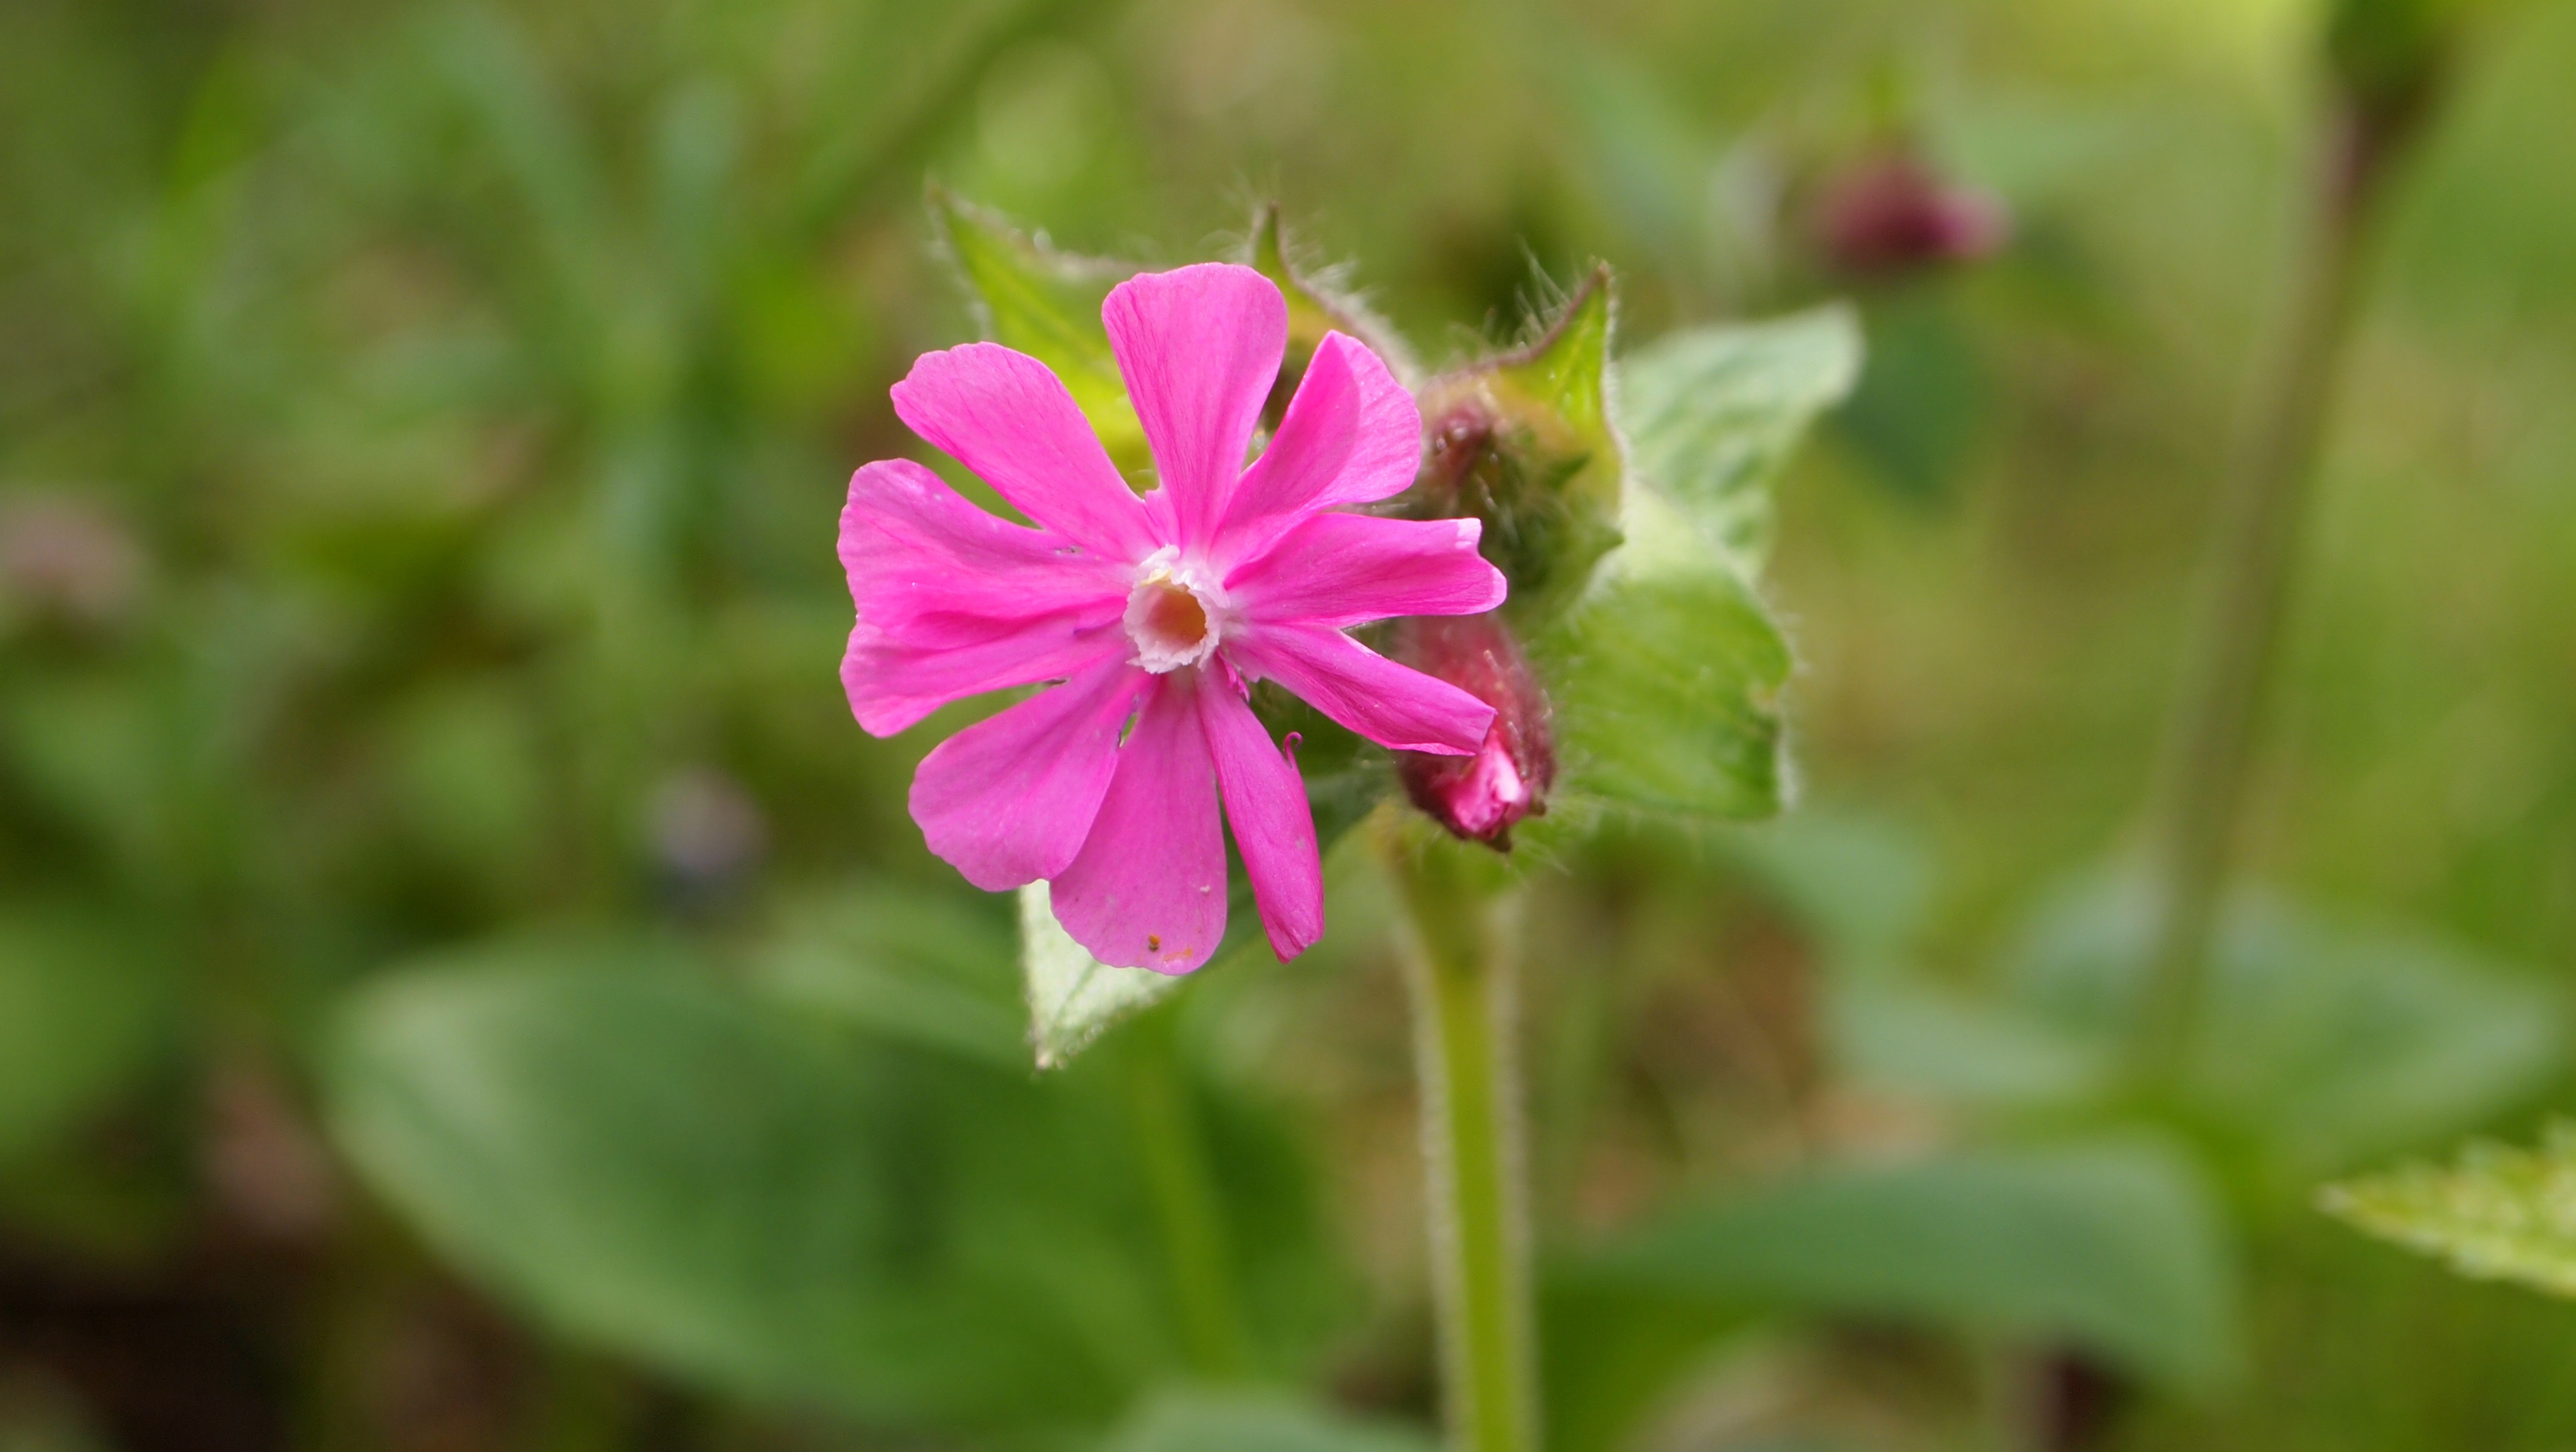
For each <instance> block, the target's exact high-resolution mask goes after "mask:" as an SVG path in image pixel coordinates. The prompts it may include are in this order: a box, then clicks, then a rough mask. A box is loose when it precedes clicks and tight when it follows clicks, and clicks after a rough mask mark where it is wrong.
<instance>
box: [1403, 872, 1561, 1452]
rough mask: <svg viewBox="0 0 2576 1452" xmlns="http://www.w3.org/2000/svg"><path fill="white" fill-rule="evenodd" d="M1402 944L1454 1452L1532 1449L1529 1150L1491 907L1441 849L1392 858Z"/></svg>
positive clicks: (1507, 973) (1508, 969)
mask: <svg viewBox="0 0 2576 1452" xmlns="http://www.w3.org/2000/svg"><path fill="white" fill-rule="evenodd" d="M1390 855H1391V856H1392V857H1393V858H1394V864H1395V870H1396V873H1397V875H1398V877H1399V879H1400V881H1401V884H1402V887H1403V898H1404V904H1405V908H1406V910H1407V916H1408V917H1409V918H1410V919H1411V926H1412V940H1411V942H1410V943H1409V945H1408V948H1409V951H1408V952H1407V954H1406V969H1407V973H1406V976H1407V979H1408V982H1409V984H1410V986H1411V989H1412V997H1413V1014H1414V1060H1415V1063H1416V1065H1417V1072H1418V1073H1419V1075H1420V1077H1421V1089H1422V1151H1423V1161H1424V1173H1425V1194H1424V1200H1425V1202H1426V1205H1427V1207H1428V1210H1429V1215H1430V1231H1431V1262H1432V1281H1433V1285H1434V1289H1435V1290H1436V1292H1437V1294H1438V1298H1439V1309H1440V1353H1441V1396H1442V1402H1443V1404H1444V1411H1445V1413H1446V1415H1447V1420H1448V1425H1449V1445H1450V1447H1451V1448H1452V1449H1453V1452H1536V1449H1537V1447H1538V1440H1539V1438H1538V1386H1537V1372H1538V1357H1537V1348H1536V1340H1537V1333H1536V1325H1535V1322H1536V1316H1535V1314H1534V1312H1533V1310H1532V1305H1531V1290H1530V1270H1529V1256H1530V1251H1529V1247H1530V1237H1529V1205H1528V1190H1527V1187H1526V1183H1525V1174H1526V1158H1527V1156H1526V1154H1525V1152H1524V1150H1523V1147H1522V1138H1523V1127H1522V1122H1521V1105H1520V1076H1519V1071H1518V1064H1517V1062H1516V1059H1515V1055H1514V1051H1513V1039H1512V1016H1513V991H1512V964H1511V960H1510V958H1509V956H1508V954H1507V953H1506V952H1505V951H1504V947H1503V936H1504V935H1503V932H1502V928H1501V924H1500V923H1499V922H1498V920H1497V916H1498V912H1499V911H1500V910H1501V905H1500V904H1498V903H1496V902H1495V901H1494V900H1492V899H1491V898H1490V897H1489V896H1488V894H1486V893H1485V892H1484V891H1482V890H1481V889H1480V888H1479V887H1478V886H1477V885H1476V884H1474V883H1472V882H1470V881H1467V880H1465V879H1464V877H1463V876H1462V874H1461V872H1460V869H1459V867H1458V864H1457V863H1456V860H1455V857H1454V855H1453V854H1452V852H1450V851H1440V852H1434V853H1432V854H1430V855H1428V856H1416V855H1412V854H1408V853H1406V852H1404V851H1402V850H1401V849H1397V850H1395V851H1394V852H1392V853H1391V854H1390Z"/></svg>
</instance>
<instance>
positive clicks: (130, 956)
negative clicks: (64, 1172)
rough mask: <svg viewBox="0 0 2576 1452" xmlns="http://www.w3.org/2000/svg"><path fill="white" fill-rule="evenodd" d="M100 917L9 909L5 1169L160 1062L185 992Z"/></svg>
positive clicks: (2, 936)
mask: <svg viewBox="0 0 2576 1452" xmlns="http://www.w3.org/2000/svg"><path fill="white" fill-rule="evenodd" d="M164 969H165V964H164V963H163V962H162V961H161V960H160V959H159V958H158V957H157V956H156V955H154V954H153V953H152V952H151V951H150V950H149V948H148V947H147V945H145V944H143V943H140V942H137V941H136V940H135V939H134V937H133V935H131V934H129V933H124V932H120V931H118V930H116V929H114V928H112V927H110V926H108V923H107V921H105V920H104V919H103V917H101V916H87V915H75V914H73V913H71V912H68V911H63V910H39V909H33V908H27V907H15V906H13V907H10V908H8V909H5V910H0V1164H5V1163H8V1162H11V1161H14V1160H17V1159H19V1158H21V1157H23V1156H25V1155H28V1154H31V1153H34V1152H36V1151H39V1150H42V1149H43V1148H44V1147H45V1146H46V1145H47V1144H49V1143H50V1142H51V1141H52V1140H54V1139H55V1138H56V1137H57V1136H59V1135H61V1134H62V1133H63V1132H64V1131H66V1130H68V1129H70V1128H72V1127H73V1126H74V1125H75V1124H77V1123H78V1122H79V1121H80V1120H81V1119H82V1118H83V1117H84V1116H86V1115H88V1114H90V1113H92V1112H93V1111H95V1110H96V1109H98V1108H99V1107H100V1106H101V1105H102V1104H103V1103H104V1102H105V1101H106V1100H107V1099H108V1098H110V1097H111V1096H113V1095H114V1094H115V1093H116V1092H117V1091H118V1090H119V1089H121V1088H123V1087H125V1086H126V1085H127V1084H128V1083H130V1082H131V1081H132V1080H133V1078H134V1076H135V1075H136V1073H137V1072H138V1071H140V1070H142V1069H143V1068H145V1067H146V1066H148V1065H149V1064H151V1063H152V1061H153V1059H154V1057H155V1051H156V1050H157V1049H159V1048H161V1047H162V1046H164V1045H165V1044H166V1043H167V1042H168V1041H169V1038H170V1034H171V1030H172V1029H173V1028H174V1026H175V1021H176V1019H177V1010H178V1003H177V994H176V987H177V984H176V982H175V980H174V979H173V977H172V976H171V975H170V974H169V973H168V972H166V971H164Z"/></svg>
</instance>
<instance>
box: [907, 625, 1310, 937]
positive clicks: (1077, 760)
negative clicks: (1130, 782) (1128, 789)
mask: <svg viewBox="0 0 2576 1452" xmlns="http://www.w3.org/2000/svg"><path fill="white" fill-rule="evenodd" d="M1151 679H1152V677H1150V676H1148V675H1146V674H1145V673H1144V672H1143V671H1140V670H1137V669H1135V668H1134V667H1132V666H1130V665H1128V664H1127V663H1126V662H1124V661H1120V660H1115V659H1112V660H1107V661H1103V662H1102V663H1100V664H1098V665H1095V666H1092V667H1090V668H1089V669H1087V670H1085V671H1084V672H1083V673H1082V674H1080V675H1077V676H1075V677H1073V678H1072V679H1071V680H1068V681H1066V682H1065V683H1064V684H1062V685H1060V686H1050V687H1048V688H1047V689H1046V690H1043V691H1040V692H1039V693H1037V694H1036V695H1034V696H1031V697H1030V698H1029V699H1027V700H1025V701H1022V702H1020V703H1019V704H1018V705H1016V706H1013V707H1011V708H1010V709H1009V710H1006V711H1004V712H1002V713H1001V714H999V715H997V716H994V717H992V718H990V719H988V720H985V721H981V722H978V723H977V724H975V725H973V726H969V727H967V728H966V729H965V730H963V731H960V732H958V733H957V734H956V735H954V736H951V737H949V738H948V739H947V740H945V741H943V742H941V743H939V746H938V748H937V749H935V750H933V751H932V752H931V753H930V754H929V755H928V756H926V757H923V758H922V761H921V769H920V770H919V771H917V772H915V773H914V774H913V778H912V819H913V820H914V821H916V822H919V823H920V824H921V835H922V836H923V837H924V838H925V839H927V840H928V841H929V843H930V850H931V851H933V852H935V853H938V854H939V856H940V857H942V858H944V859H946V860H947V861H948V862H949V863H950V864H951V865H952V866H954V867H955V868H956V869H957V870H958V871H959V872H962V873H964V874H965V875H966V880H967V881H968V882H971V883H973V884H975V885H976V886H977V887H980V888H982V889H984V890H985V891H986V892H1000V891H1002V890H1004V889H1006V888H1014V887H1019V886H1022V885H1024V884H1027V883H1031V882H1035V881H1037V880H1038V879H1039V878H1042V877H1053V876H1055V875H1056V874H1057V873H1059V872H1062V871H1063V870H1064V869H1065V865H1066V864H1067V863H1069V862H1071V861H1073V859H1074V855H1075V854H1076V853H1078V852H1080V851H1081V850H1082V842H1083V839H1084V838H1085V837H1088V836H1090V835H1091V823H1092V820H1093V818H1095V817H1096V816H1098V815H1099V812H1100V798H1101V796H1102V794H1103V793H1105V792H1107V791H1108V790H1109V778H1110V775H1111V773H1113V772H1114V771H1116V770H1117V766H1118V733H1119V731H1120V730H1121V729H1123V728H1124V727H1125V726H1126V724H1127V715H1128V712H1129V711H1130V710H1132V709H1133V708H1134V706H1135V704H1136V696H1137V694H1138V693H1139V692H1141V691H1143V690H1144V689H1145V686H1146V684H1147V682H1149V681H1150V680H1151ZM1300 800H1302V798H1301V799H1300Z"/></svg>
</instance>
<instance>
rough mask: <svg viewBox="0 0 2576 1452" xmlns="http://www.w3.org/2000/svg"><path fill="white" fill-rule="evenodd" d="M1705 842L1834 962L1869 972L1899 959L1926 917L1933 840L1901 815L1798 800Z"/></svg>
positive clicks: (1931, 883)
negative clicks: (1786, 810)
mask: <svg viewBox="0 0 2576 1452" xmlns="http://www.w3.org/2000/svg"><path fill="white" fill-rule="evenodd" d="M1707 841H1708V843H1709V845H1710V846H1711V847H1712V848H1714V849H1715V850H1716V851H1717V852H1719V853H1720V854H1722V855H1723V856H1724V857H1725V858H1726V859H1727V860H1728V861H1729V862H1730V863H1732V864H1733V865H1735V866H1736V867H1738V868H1740V869H1741V870H1742V871H1743V872H1744V873H1745V874H1746V875H1747V876H1748V877H1750V878H1752V879H1753V880H1754V881H1755V882H1756V883H1758V884H1760V885H1761V886H1762V887H1763V888H1764V889H1765V890H1766V891H1768V892H1769V893H1770V895H1771V896H1772V898H1773V899H1774V901H1776V902H1777V903H1778V905H1779V906H1780V907H1782V908H1783V909H1785V910H1787V911H1788V912H1789V913H1791V914H1793V915H1794V916H1796V917H1797V918H1798V919H1799V920H1800V921H1802V922H1803V923H1805V924H1806V925H1807V927H1808V928H1809V929H1810V930H1812V931H1813V932H1814V934H1815V935H1816V937H1817V939H1818V940H1819V942H1820V943H1821V944H1822V945H1823V946H1824V947H1825V948H1826V949H1828V950H1829V953H1830V955H1831V956H1832V958H1833V959H1834V960H1835V966H1837V967H1851V968H1858V969H1862V970H1865V971H1877V970H1879V969H1882V968H1885V967H1887V966H1888V965H1890V964H1893V963H1895V962H1897V961H1899V960H1900V959H1901V958H1903V957H1904V956H1905V955H1906V954H1908V953H1910V952H1911V951H1912V950H1913V947H1914V940H1915V938H1916V937H1917V935H1919V934H1920V933H1921V931H1922V929H1923V926H1924V923H1925V922H1926V920H1927V918H1928V917H1929V909H1930V907H1931V903H1932V899H1933V889H1934V887H1935V879H1934V873H1933V862H1932V857H1933V854H1932V848H1931V846H1930V844H1928V843H1926V842H1924V841H1923V840H1921V838H1920V837H1919V835H1918V834H1916V833H1915V832H1913V831H1911V830H1908V829H1907V827H1906V826H1905V825H1904V824H1902V823H1900V822H1896V821H1893V820H1890V819H1888V818H1885V817H1880V816H1875V815H1872V814H1869V813H1866V812H1858V811H1851V810H1847V809H1836V808H1828V807H1817V806H1802V807H1801V808H1800V809H1799V810H1798V811H1796V812H1794V813H1791V814H1790V815H1788V816H1785V817H1782V818H1780V819H1779V820H1777V821H1773V822H1765V823H1763V824H1761V825H1760V826H1757V827H1744V828H1734V829H1729V830H1726V831H1720V832H1712V833H1710V834H1708V837H1707Z"/></svg>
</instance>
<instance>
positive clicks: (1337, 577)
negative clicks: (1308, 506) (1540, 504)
mask: <svg viewBox="0 0 2576 1452" xmlns="http://www.w3.org/2000/svg"><path fill="white" fill-rule="evenodd" d="M1483 532H1484V524H1483V522H1482V521H1480V520H1473V519H1421V520H1415V519H1377V518H1373V517H1371V516H1369V515H1365V514H1317V515H1311V516H1309V517H1308V518H1307V520H1306V522H1305V523H1303V524H1301V525H1298V526H1297V527H1296V528H1295V529H1292V530H1290V531H1289V532H1288V533H1287V534H1286V535H1284V536H1282V537H1281V538H1280V540H1279V542H1278V543H1277V544H1275V545H1272V546H1271V547H1270V548H1269V549H1268V550H1267V551H1265V552H1264V553H1262V554H1261V555H1259V556H1258V557H1256V558H1255V559H1253V560H1252V561H1251V562H1250V563H1248V564H1244V565H1239V566H1237V567H1236V569H1235V571H1234V573H1233V574H1232V575H1229V576H1228V577H1227V578H1226V582H1225V588H1226V593H1227V594H1229V595H1231V596H1233V597H1234V601H1235V604H1236V605H1237V606H1238V607H1239V608H1240V609H1241V610H1242V611H1243V613H1244V615H1245V616H1246V617H1247V618H1249V619H1251V620H1254V621H1300V620H1302V621H1305V622H1306V623H1308V624H1312V625H1333V626H1339V625H1357V624H1359V623H1360V622H1362V621H1366V620H1385V619H1387V618H1389V617H1391V616H1396V615H1478V614H1482V613H1483V612H1485V611H1487V610H1491V609H1493V608H1494V607H1495V606H1497V605H1500V604H1502V603H1503V596H1504V594H1505V593H1506V592H1507V590H1508V589H1509V587H1508V586H1506V585H1505V584H1504V583H1503V572H1502V571H1500V570H1497V569H1495V568H1494V567H1493V566H1492V565H1489V564H1487V563H1485V559H1484V556H1482V555H1479V554H1477V553H1476V541H1477V539H1478V537H1479V536H1481V535H1482V534H1483Z"/></svg>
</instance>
